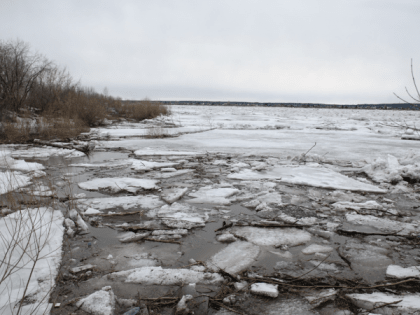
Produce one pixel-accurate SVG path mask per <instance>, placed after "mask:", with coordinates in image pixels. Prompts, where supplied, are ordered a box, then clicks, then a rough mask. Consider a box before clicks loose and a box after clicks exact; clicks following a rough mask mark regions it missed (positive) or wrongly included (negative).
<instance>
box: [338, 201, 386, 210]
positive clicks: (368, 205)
mask: <svg viewBox="0 0 420 315" xmlns="http://www.w3.org/2000/svg"><path fill="white" fill-rule="evenodd" d="M332 207H333V208H334V209H335V210H338V211H346V210H360V209H368V210H381V209H383V206H382V205H380V204H379V203H377V202H376V201H375V200H370V201H366V202H349V201H339V202H336V203H333V204H332Z"/></svg>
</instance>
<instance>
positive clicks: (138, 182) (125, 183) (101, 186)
mask: <svg viewBox="0 0 420 315" xmlns="http://www.w3.org/2000/svg"><path fill="white" fill-rule="evenodd" d="M158 182H159V181H158V180H154V179H141V178H128V177H120V178H118V177H110V178H95V179H93V180H90V181H87V182H83V183H79V187H80V188H81V189H85V190H105V191H109V192H112V193H118V192H120V191H128V192H131V193H137V192H138V191H140V190H143V189H158V188H159V187H158V186H156V184H157V183H158Z"/></svg>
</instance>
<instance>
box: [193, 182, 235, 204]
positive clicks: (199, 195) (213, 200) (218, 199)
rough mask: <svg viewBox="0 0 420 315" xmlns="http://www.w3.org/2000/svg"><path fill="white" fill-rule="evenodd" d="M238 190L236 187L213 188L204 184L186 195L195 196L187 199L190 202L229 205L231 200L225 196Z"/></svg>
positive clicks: (231, 194)
mask: <svg viewBox="0 0 420 315" xmlns="http://www.w3.org/2000/svg"><path fill="white" fill-rule="evenodd" d="M238 192H239V190H238V189H236V188H213V187H212V186H206V187H202V188H200V189H199V190H198V191H196V192H194V193H190V194H189V195H188V196H190V197H195V198H194V199H190V200H187V201H188V202H191V203H210V204H221V205H229V204H230V203H231V201H230V200H229V199H227V198H228V197H230V196H233V195H234V194H236V193H238Z"/></svg>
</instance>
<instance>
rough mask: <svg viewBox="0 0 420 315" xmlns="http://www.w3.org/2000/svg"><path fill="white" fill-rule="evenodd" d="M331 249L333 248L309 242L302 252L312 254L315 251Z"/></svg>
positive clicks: (329, 251) (327, 251) (328, 250)
mask: <svg viewBox="0 0 420 315" xmlns="http://www.w3.org/2000/svg"><path fill="white" fill-rule="evenodd" d="M332 251H334V248H332V247H330V246H323V245H318V244H311V245H309V246H308V247H306V248H304V249H302V253H303V254H305V255H312V254H315V253H331V252H332Z"/></svg>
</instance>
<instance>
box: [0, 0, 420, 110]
mask: <svg viewBox="0 0 420 315" xmlns="http://www.w3.org/2000/svg"><path fill="white" fill-rule="evenodd" d="M419 29H420V0H290V1H289V0H288V1H286V0H276V1H268V0H267V1H264V0H259V1H257V0H255V1H247V0H238V1H233V0H223V1H218V0H206V1H203V0H191V1H183V0H172V1H171V0H164V1H163V0H162V1H160V0H151V1H142V0H127V1H125V0H119V1H115V0H66V1H64V0H0V39H2V40H8V39H17V38H18V39H21V40H23V41H25V42H27V43H29V44H30V45H31V47H32V48H33V49H34V50H35V51H38V52H40V53H42V54H44V55H45V56H47V57H48V58H49V59H52V60H53V61H55V62H56V63H57V64H59V65H62V66H65V67H67V69H68V70H69V72H70V73H71V74H72V76H73V77H74V78H75V79H80V80H81V82H82V84H83V85H86V86H92V87H94V88H95V89H96V90H97V91H102V90H103V89H104V88H105V87H107V88H108V90H109V93H110V94H111V95H114V96H120V97H122V98H128V99H142V98H145V97H149V98H151V99H158V100H159V99H160V100H220V101H227V100H230V101H260V102H324V103H342V104H354V103H387V102H388V103H389V102H399V101H398V99H396V97H395V96H394V95H393V94H392V93H393V92H396V93H397V94H401V95H402V96H405V91H404V86H407V87H409V88H410V89H411V87H412V83H411V75H410V60H411V58H413V59H414V66H415V73H416V75H417V77H418V81H420V40H419Z"/></svg>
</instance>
